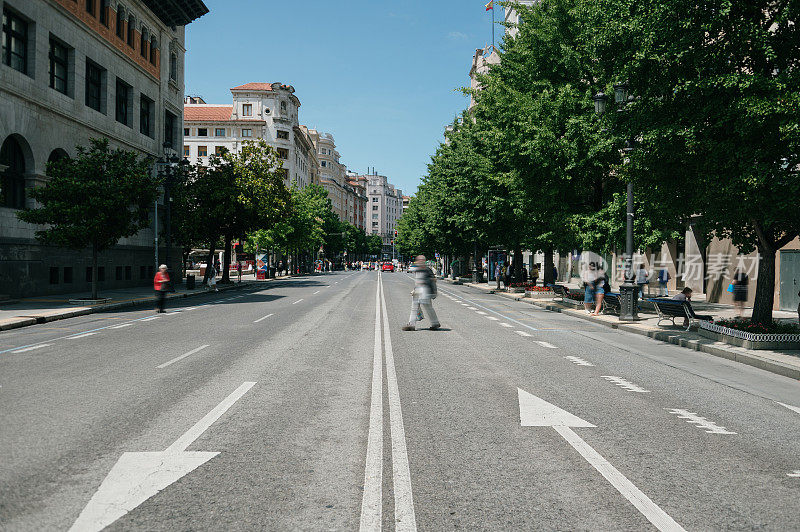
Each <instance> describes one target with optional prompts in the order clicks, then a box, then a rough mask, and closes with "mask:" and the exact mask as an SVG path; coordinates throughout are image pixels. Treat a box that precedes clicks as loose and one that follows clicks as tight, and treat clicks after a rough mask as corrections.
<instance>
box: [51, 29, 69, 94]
mask: <svg viewBox="0 0 800 532" xmlns="http://www.w3.org/2000/svg"><path fill="white" fill-rule="evenodd" d="M68 72H69V49H68V48H67V47H66V46H64V45H63V44H61V43H59V42H57V41H56V40H55V39H53V38H52V37H50V88H52V89H55V90H57V91H58V92H60V93H62V94H67V92H68V88H67V75H68Z"/></svg>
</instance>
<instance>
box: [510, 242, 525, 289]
mask: <svg viewBox="0 0 800 532" xmlns="http://www.w3.org/2000/svg"><path fill="white" fill-rule="evenodd" d="M522 261H523V258H522V248H521V247H517V249H515V250H514V262H513V264H512V265H513V266H514V275H513V277H514V282H515V283H521V282H522Z"/></svg>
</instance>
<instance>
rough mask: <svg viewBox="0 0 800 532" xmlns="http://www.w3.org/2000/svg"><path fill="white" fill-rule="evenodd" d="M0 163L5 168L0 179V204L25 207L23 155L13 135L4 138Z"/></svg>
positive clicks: (15, 207) (16, 207)
mask: <svg viewBox="0 0 800 532" xmlns="http://www.w3.org/2000/svg"><path fill="white" fill-rule="evenodd" d="M0 165H3V166H4V167H6V168H5V170H4V171H3V173H2V179H0V206H3V207H10V208H12V209H24V208H25V155H24V154H23V152H22V146H20V144H19V141H18V140H17V139H16V138H14V137H13V136H11V137H8V138H6V140H5V142H3V146H2V147H1V148H0Z"/></svg>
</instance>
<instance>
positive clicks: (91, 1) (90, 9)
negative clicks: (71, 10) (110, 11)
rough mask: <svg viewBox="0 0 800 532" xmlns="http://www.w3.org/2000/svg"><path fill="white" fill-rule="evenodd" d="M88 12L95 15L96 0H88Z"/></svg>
mask: <svg viewBox="0 0 800 532" xmlns="http://www.w3.org/2000/svg"><path fill="white" fill-rule="evenodd" d="M86 12H87V13H89V14H90V15H91V16H94V0H86Z"/></svg>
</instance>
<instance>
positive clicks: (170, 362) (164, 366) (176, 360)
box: [156, 345, 208, 369]
mask: <svg viewBox="0 0 800 532" xmlns="http://www.w3.org/2000/svg"><path fill="white" fill-rule="evenodd" d="M206 347H208V345H201V346H200V347H198V348H196V349H192V350H191V351H189V352H188V353H184V354H182V355H181V356H179V357H175V358H173V359H172V360H170V361H169V362H164V363H163V364H161V365H160V366H156V367H157V368H158V369H164V368H166V367H167V366H169V365H171V364H174V363H175V362H179V361H181V360H183V359H184V358H186V357H188V356H190V355H193V354H195V353H197V352H198V351H202V350H203V349H205V348H206Z"/></svg>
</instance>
